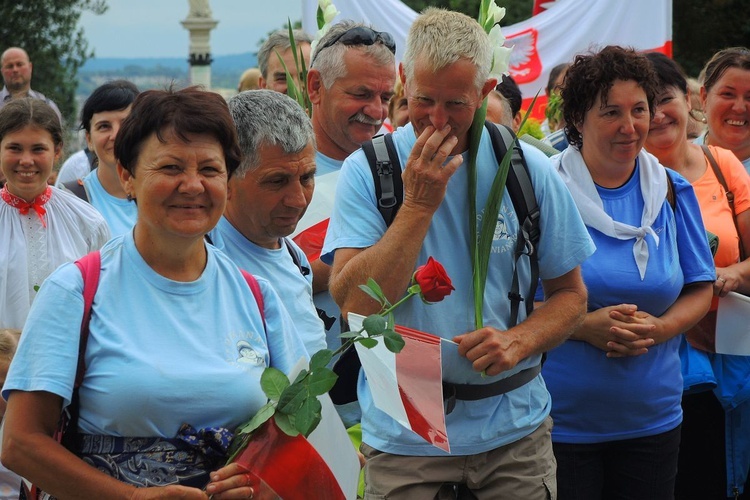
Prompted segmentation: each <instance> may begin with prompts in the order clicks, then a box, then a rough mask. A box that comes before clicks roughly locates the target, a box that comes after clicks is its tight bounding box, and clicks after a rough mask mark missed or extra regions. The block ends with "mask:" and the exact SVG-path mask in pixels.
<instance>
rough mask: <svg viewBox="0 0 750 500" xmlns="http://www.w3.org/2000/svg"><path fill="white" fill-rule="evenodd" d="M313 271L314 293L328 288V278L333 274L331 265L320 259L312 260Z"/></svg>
mask: <svg viewBox="0 0 750 500" xmlns="http://www.w3.org/2000/svg"><path fill="white" fill-rule="evenodd" d="M310 267H311V268H312V273H313V283H312V289H313V294H315V293H318V292H325V291H326V290H328V279H329V278H330V276H331V266H329V265H328V264H326V263H325V262H323V261H322V260H320V259H315V260H314V261H312V262H310Z"/></svg>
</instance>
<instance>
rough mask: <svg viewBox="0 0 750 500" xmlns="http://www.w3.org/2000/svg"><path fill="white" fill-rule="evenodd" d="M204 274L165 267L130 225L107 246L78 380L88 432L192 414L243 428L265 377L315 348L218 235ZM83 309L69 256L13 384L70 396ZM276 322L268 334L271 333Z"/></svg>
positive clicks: (17, 361)
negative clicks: (252, 282)
mask: <svg viewBox="0 0 750 500" xmlns="http://www.w3.org/2000/svg"><path fill="white" fill-rule="evenodd" d="M206 247H207V253H208V260H207V263H206V268H205V269H204V271H203V273H202V274H201V276H200V277H199V278H198V279H196V280H195V281H192V282H177V281H172V280H170V279H167V278H165V277H163V276H161V275H160V274H158V273H156V272H155V271H154V270H153V269H152V268H151V267H150V266H149V265H148V264H146V262H145V261H144V260H143V258H142V257H141V255H140V253H138V250H137V249H136V248H135V244H134V241H133V236H132V232H128V233H126V234H124V235H122V236H120V237H118V238H114V239H112V240H110V241H109V242H108V243H107V244H106V245H105V246H104V247H103V248H102V250H101V258H102V267H101V268H102V272H101V276H100V280H99V286H98V288H97V293H96V296H95V298H94V304H93V307H92V314H91V323H90V328H89V330H90V336H89V340H88V346H87V349H86V354H85V362H86V373H85V377H84V379H83V384H82V385H81V387H80V392H79V394H80V420H79V428H80V431H81V432H84V433H92V434H105V435H110V436H130V437H139V436H144V437H146V436H161V437H167V438H171V437H174V436H175V435H176V433H177V430H178V429H179V428H180V426H181V424H182V423H189V424H190V425H192V426H194V427H195V428H204V427H209V426H223V427H227V428H229V429H232V430H233V429H234V428H235V427H236V426H237V425H238V424H240V423H241V422H243V421H245V420H247V419H248V418H250V417H251V416H252V415H254V414H255V413H256V412H257V410H258V409H259V408H260V407H261V406H262V405H263V404H265V403H266V396H265V395H264V394H263V392H262V390H261V388H260V383H259V380H260V376H261V374H262V372H263V370H264V369H265V368H266V367H267V366H273V367H276V368H278V369H280V370H282V371H284V372H285V373H286V372H288V371H289V370H290V368H291V367H292V366H293V364H294V363H296V362H297V361H298V360H299V359H300V358H301V357H304V356H306V353H305V351H304V348H303V347H302V341H301V340H300V339H299V336H298V334H297V330H296V328H295V325H294V323H293V322H292V320H291V318H290V317H289V315H288V314H287V312H286V309H284V308H283V307H282V306H281V303H280V299H279V297H278V295H277V294H276V292H275V291H274V290H273V288H272V287H271V285H270V283H269V282H268V281H267V280H265V279H263V278H258V283H259V285H260V288H261V290H262V292H263V301H264V305H265V328H264V323H263V321H262V319H261V315H260V312H259V308H258V304H257V302H256V300H255V297H254V296H253V294H252V292H251V290H250V287H249V286H248V284H247V282H246V281H245V279H244V277H243V276H242V274H241V273H240V271H239V269H238V268H237V265H236V264H235V263H234V262H232V261H231V260H230V259H229V257H227V256H226V255H224V254H223V253H221V252H220V251H219V250H217V249H216V248H214V247H213V246H211V245H206ZM82 315H83V279H82V277H81V273H80V271H79V269H78V268H77V267H76V266H75V265H74V264H65V265H64V266H62V267H60V268H59V269H58V270H57V271H55V272H54V273H53V274H52V275H51V276H50V277H49V278H48V279H47V280H46V281H45V282H44V284H43V285H42V287H41V289H40V291H39V295H38V296H37V300H35V301H34V305H33V306H32V310H31V312H30V313H29V319H28V321H27V322H26V325H25V327H24V331H23V335H22V336H21V342H20V344H19V346H18V350H17V352H16V355H15V357H14V360H13V362H12V364H11V367H10V370H9V373H8V378H7V380H6V382H5V385H4V387H3V397H5V398H6V399H7V397H8V395H9V393H10V392H11V391H14V390H21V391H46V392H50V393H53V394H56V395H58V396H60V397H62V398H63V400H64V404H65V405H67V404H69V402H70V398H71V394H72V390H73V382H74V378H75V372H76V365H77V360H78V338H79V331H80V326H81V317H82ZM266 332H268V334H266Z"/></svg>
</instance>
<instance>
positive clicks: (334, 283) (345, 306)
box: [330, 126, 462, 317]
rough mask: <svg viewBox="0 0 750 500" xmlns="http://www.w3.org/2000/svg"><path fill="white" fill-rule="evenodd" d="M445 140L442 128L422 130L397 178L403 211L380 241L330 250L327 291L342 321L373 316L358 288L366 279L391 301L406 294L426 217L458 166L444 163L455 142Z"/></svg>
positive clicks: (457, 159)
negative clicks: (401, 188) (350, 315)
mask: <svg viewBox="0 0 750 500" xmlns="http://www.w3.org/2000/svg"><path fill="white" fill-rule="evenodd" d="M449 134H450V127H448V126H446V128H445V129H443V130H437V131H436V130H435V129H434V128H432V127H427V128H426V129H425V130H424V132H422V135H420V136H419V138H418V139H417V142H416V143H415V144H414V148H413V149H412V152H411V154H410V155H409V159H408V160H407V167H406V169H405V170H404V174H403V181H404V202H403V205H402V206H401V208H400V210H399V211H398V214H397V215H396V217H395V219H394V220H393V223H392V224H391V225H390V227H389V228H388V230H387V231H386V232H385V234H384V235H383V237H382V238H381V239H380V241H378V242H377V243H376V244H375V245H373V246H372V247H370V248H366V249H353V248H344V249H338V250H336V254H335V256H334V261H333V269H332V270H331V279H330V290H331V294H332V295H333V298H334V300H336V303H337V304H338V305H339V307H340V308H341V313H342V314H343V315H344V317H346V316H345V315H346V314H347V313H348V312H350V311H354V312H357V313H360V314H371V313H374V312H377V311H378V309H379V306H378V304H377V303H376V302H374V301H373V300H372V299H370V298H369V297H368V296H367V295H365V294H364V293H362V292H361V291H360V290H359V288H358V285H361V284H364V283H366V282H367V279H368V278H373V279H375V281H377V282H378V284H379V285H380V287H381V288H382V290H383V292H384V293H385V295H386V297H388V299H389V300H391V301H395V300H397V299H398V298H399V297H400V296H401V295H402V294H403V293H404V290H406V287H407V285H408V283H409V279H410V278H411V274H412V272H413V271H414V266H415V265H416V261H417V256H418V255H419V250H420V249H421V248H422V243H423V241H424V238H425V235H426V234H427V230H428V229H429V226H430V222H431V221H432V216H433V215H434V213H435V211H436V210H437V209H438V207H439V206H440V204H441V203H442V201H443V198H444V197H445V191H446V187H447V185H448V181H449V180H450V177H451V176H452V175H453V173H454V172H455V171H456V169H457V168H458V167H459V166H460V165H461V161H462V158H461V156H460V155H456V156H455V157H453V158H452V159H451V160H450V161H449V162H447V163H445V162H446V159H447V158H448V155H449V154H450V152H451V150H452V149H453V147H455V145H456V142H457V139H456V138H455V137H454V136H452V135H449Z"/></svg>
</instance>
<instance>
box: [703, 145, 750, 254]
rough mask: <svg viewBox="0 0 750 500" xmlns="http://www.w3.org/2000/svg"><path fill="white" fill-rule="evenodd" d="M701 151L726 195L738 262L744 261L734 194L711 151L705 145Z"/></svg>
mask: <svg viewBox="0 0 750 500" xmlns="http://www.w3.org/2000/svg"><path fill="white" fill-rule="evenodd" d="M701 149H702V150H703V154H704V155H706V158H707V159H708V163H709V164H711V168H712V169H713V171H714V174H715V175H716V179H717V180H718V181H719V184H721V187H723V188H724V192H725V193H726V194H727V203H728V204H729V210H730V211H731V212H732V221H733V222H734V229H735V230H736V231H737V236H738V237H739V242H740V245H739V246H740V260H745V257H746V255H745V249H744V247H743V245H742V233H740V226H739V224H738V223H737V213H736V212H735V209H734V193H733V192H732V191H731V190H730V189H729V186H728V185H727V180H726V179H725V178H724V173H723V172H722V171H721V168H719V164H718V163H717V162H716V158H714V155H713V154H712V153H711V150H710V149H708V146H706V145H705V144H701Z"/></svg>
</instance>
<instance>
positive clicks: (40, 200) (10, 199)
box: [0, 186, 52, 228]
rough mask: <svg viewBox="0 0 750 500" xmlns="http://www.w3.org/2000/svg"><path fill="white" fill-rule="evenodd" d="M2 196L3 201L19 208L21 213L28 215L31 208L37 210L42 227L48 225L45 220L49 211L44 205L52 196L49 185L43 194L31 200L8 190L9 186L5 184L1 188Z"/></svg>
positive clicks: (0, 193)
mask: <svg viewBox="0 0 750 500" xmlns="http://www.w3.org/2000/svg"><path fill="white" fill-rule="evenodd" d="M0 197H2V199H3V201H4V202H5V203H7V204H8V205H10V206H11V207H13V208H17V209H18V211H19V212H21V215H26V214H28V213H29V210H31V209H33V210H34V212H36V215H37V217H39V220H40V221H42V227H45V228H46V227H47V222H46V221H45V220H44V215H45V214H46V213H47V210H45V208H44V205H45V204H46V203H47V202H48V201H49V199H50V198H52V188H51V187H49V186H47V189H45V190H44V192H43V193H42V194H40V195H39V196H37V197H36V198H34V199H33V200H31V201H30V202H28V201H26V200H24V199H23V198H21V197H19V196H16V195H14V194H13V193H11V192H10V191H8V186H3V189H2V190H0Z"/></svg>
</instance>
